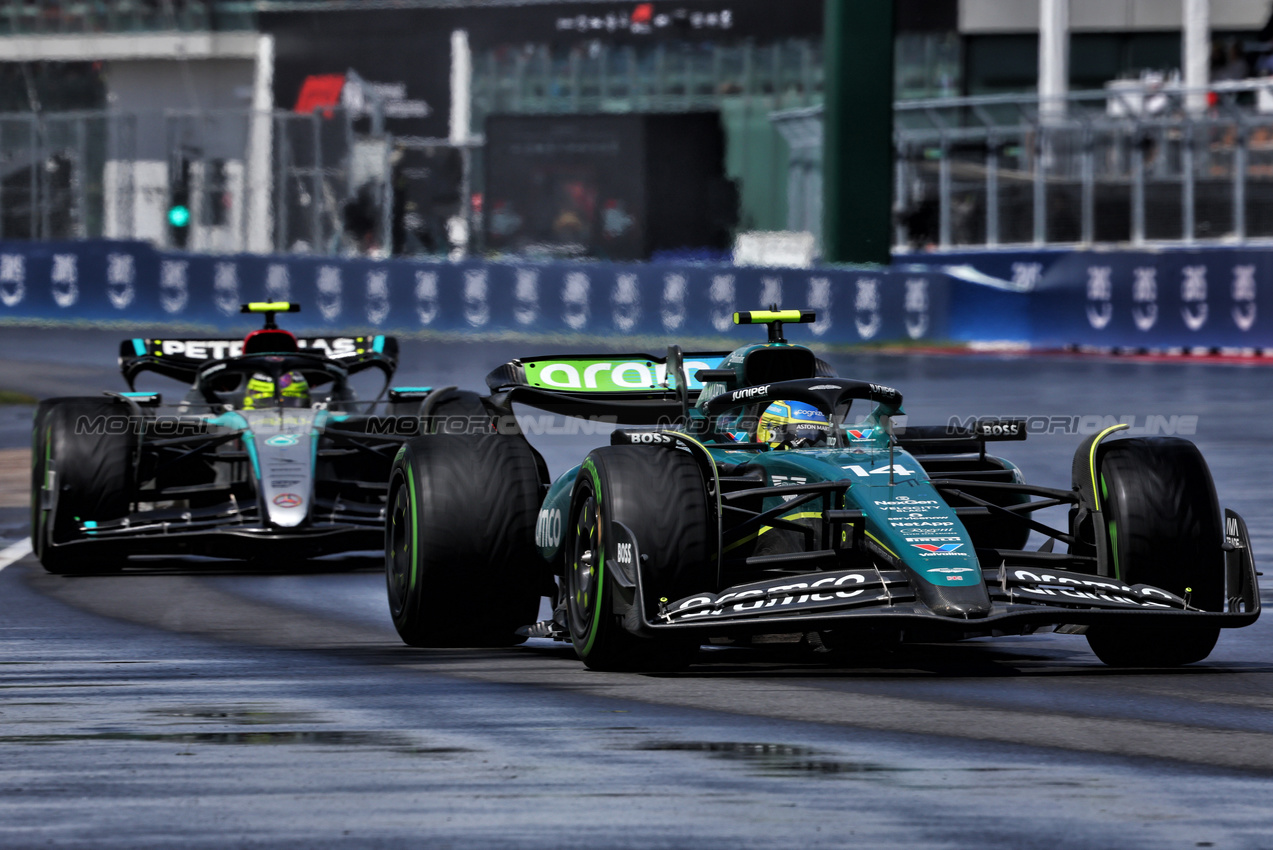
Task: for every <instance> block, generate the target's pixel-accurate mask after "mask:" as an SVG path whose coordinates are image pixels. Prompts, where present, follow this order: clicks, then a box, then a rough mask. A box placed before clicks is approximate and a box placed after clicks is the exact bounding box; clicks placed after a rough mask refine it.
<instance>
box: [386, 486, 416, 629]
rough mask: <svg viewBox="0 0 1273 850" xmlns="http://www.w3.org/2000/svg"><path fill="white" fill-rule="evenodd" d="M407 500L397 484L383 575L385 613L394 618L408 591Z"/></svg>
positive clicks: (409, 536) (410, 553)
mask: <svg viewBox="0 0 1273 850" xmlns="http://www.w3.org/2000/svg"><path fill="white" fill-rule="evenodd" d="M412 521H413V517H412V516H411V500H410V499H409V498H408V497H407V487H406V484H405V482H400V483H399V486H398V488H397V490H396V491H395V495H394V499H393V510H392V511H391V512H390V515H389V551H388V552H387V553H386V557H385V573H386V578H387V579H388V585H389V611H390V613H391V614H392V615H393V617H394V619H398V618H399V617H401V616H402V613H403V611H404V610H405V609H406V606H407V598H408V595H409V594H410V592H411V567H412V560H413V556H414V555H415V552H414V551H413V550H412V545H411V542H412V534H411V532H412Z"/></svg>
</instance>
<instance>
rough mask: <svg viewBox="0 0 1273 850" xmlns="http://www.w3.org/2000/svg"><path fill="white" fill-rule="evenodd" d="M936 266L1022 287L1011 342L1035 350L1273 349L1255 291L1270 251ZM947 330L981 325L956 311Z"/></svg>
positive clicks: (1051, 256) (1271, 264) (989, 259)
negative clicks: (1017, 340)
mask: <svg viewBox="0 0 1273 850" xmlns="http://www.w3.org/2000/svg"><path fill="white" fill-rule="evenodd" d="M912 259H919V257H914V258H912ZM942 261H943V262H944V263H946V264H948V266H951V265H960V264H965V265H967V266H969V267H971V268H973V269H975V270H976V271H977V272H979V273H981V274H983V275H987V276H990V277H995V278H1001V279H1003V280H1005V281H1008V282H1011V283H1013V284H1015V285H1016V286H1018V287H1020V288H1022V289H1024V290H1027V291H1028V295H1027V298H1026V299H1025V302H1026V304H1025V309H1024V310H1023V311H1022V315H1021V316H1019V317H1018V322H1019V326H1020V328H1021V331H1022V334H1021V335H1020V336H1019V337H1015V338H1020V339H1024V340H1028V341H1029V342H1030V343H1032V344H1033V345H1035V346H1038V347H1041V348H1047V347H1056V346H1063V345H1089V346H1098V347H1111V348H1193V347H1206V348H1273V316H1271V315H1270V311H1269V310H1267V309H1265V310H1261V309H1260V300H1261V299H1260V288H1261V285H1263V286H1264V287H1265V288H1266V289H1268V288H1269V287H1270V285H1271V284H1273V250H1271V249H1269V248H1217V247H1208V248H1197V249H1187V248H1172V249H1163V250H1157V251H1061V250H1048V251H1029V252H1012V251H1004V252H969V253H966V254H948V255H943V256H942ZM965 322H967V325H965ZM950 324H951V326H952V327H964V326H976V325H977V321H976V319H975V318H970V317H966V316H964V315H963V314H962V313H960V314H952V316H951V318H950Z"/></svg>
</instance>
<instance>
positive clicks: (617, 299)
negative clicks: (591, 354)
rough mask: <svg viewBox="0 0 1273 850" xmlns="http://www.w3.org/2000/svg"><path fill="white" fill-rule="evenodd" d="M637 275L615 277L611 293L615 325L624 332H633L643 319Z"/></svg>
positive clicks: (611, 307) (611, 306) (628, 274)
mask: <svg viewBox="0 0 1273 850" xmlns="http://www.w3.org/2000/svg"><path fill="white" fill-rule="evenodd" d="M637 284H638V280H637V276H636V275H634V274H630V273H625V274H618V275H615V277H614V290H613V291H612V292H611V293H610V310H611V313H612V315H613V317H614V326H615V327H616V328H618V329H619V330H620V331H622V332H623V333H631V332H632V330H633V329H634V328H636V326H637V322H639V321H640V320H641V290H640V287H639V286H638V285H637Z"/></svg>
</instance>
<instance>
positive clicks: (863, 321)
mask: <svg viewBox="0 0 1273 850" xmlns="http://www.w3.org/2000/svg"><path fill="white" fill-rule="evenodd" d="M855 286H856V289H855V291H854V296H853V324H854V326H855V327H856V328H857V332H858V336H859V337H860V338H861V339H872V338H873V337H874V336H875V335H876V334H877V333H879V332H880V325H881V324H883V319H882V318H881V317H880V282H879V281H878V280H876V279H875V278H872V277H860V278H858V279H857V281H856V284H855Z"/></svg>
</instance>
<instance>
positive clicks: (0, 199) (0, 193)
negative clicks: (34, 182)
mask: <svg viewBox="0 0 1273 850" xmlns="http://www.w3.org/2000/svg"><path fill="white" fill-rule="evenodd" d="M3 150H4V122H3V121H0V151H3ZM3 210H4V181H3V180H0V239H3V238H4V213H3Z"/></svg>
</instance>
